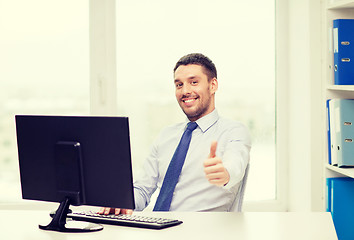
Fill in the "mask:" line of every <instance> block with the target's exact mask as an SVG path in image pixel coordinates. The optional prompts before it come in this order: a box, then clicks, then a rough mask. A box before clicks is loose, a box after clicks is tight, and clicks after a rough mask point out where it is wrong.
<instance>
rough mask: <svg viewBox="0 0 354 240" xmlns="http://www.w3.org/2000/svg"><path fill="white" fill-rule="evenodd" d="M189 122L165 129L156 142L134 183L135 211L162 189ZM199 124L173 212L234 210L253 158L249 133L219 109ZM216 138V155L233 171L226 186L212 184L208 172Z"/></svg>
mask: <svg viewBox="0 0 354 240" xmlns="http://www.w3.org/2000/svg"><path fill="white" fill-rule="evenodd" d="M187 123H188V122H184V123H179V124H176V125H174V126H171V127H167V128H165V129H164V130H162V132H161V133H160V135H159V136H158V138H157V140H156V141H155V142H154V143H153V146H152V149H151V152H150V155H149V156H148V157H147V159H146V161H145V163H144V170H143V174H142V176H141V177H140V178H139V179H138V180H137V181H135V182H134V195H135V210H137V211H139V210H143V209H144V208H145V207H146V206H147V205H148V204H149V202H150V197H151V195H152V194H153V193H154V192H155V190H156V189H157V188H158V189H161V186H162V183H163V180H164V177H165V173H166V171H167V168H168V165H169V164H170V161H171V159H172V156H173V154H174V152H175V150H176V148H177V145H178V143H179V141H180V139H181V137H182V134H183V132H184V130H185V128H186V126H187ZM196 123H197V124H198V127H197V128H196V129H195V130H194V131H193V134H192V139H191V142H190V146H189V150H188V152H187V156H186V159H185V162H184V165H183V168H182V172H181V175H180V178H179V180H178V183H177V185H176V188H175V191H174V195H173V199H172V202H171V207H170V211H230V208H231V205H232V203H233V202H234V199H235V196H236V193H237V190H238V187H239V183H240V181H241V180H242V178H243V176H244V173H245V169H246V167H247V164H248V161H249V152H250V149H251V140H250V135H249V132H248V130H247V128H246V127H245V126H244V125H243V124H241V123H239V122H236V121H231V120H227V119H224V118H220V117H219V115H218V113H217V111H216V110H214V111H213V112H212V113H210V114H208V115H206V116H204V117H202V118H200V119H198V120H197V121H196ZM213 141H217V142H218V145H217V150H216V156H217V157H220V158H221V159H222V161H223V164H224V166H225V167H226V169H227V170H228V172H229V174H230V181H229V183H228V184H227V185H226V186H224V187H219V186H216V185H212V184H210V183H209V181H208V180H207V179H206V177H205V173H204V166H203V163H204V161H205V160H206V159H207V158H208V155H209V153H210V145H211V143H212V142H213Z"/></svg>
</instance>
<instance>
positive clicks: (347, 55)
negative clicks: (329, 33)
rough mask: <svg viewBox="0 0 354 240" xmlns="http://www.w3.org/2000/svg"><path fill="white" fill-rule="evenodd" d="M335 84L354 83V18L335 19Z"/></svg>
mask: <svg viewBox="0 0 354 240" xmlns="http://www.w3.org/2000/svg"><path fill="white" fill-rule="evenodd" d="M333 53H334V84H335V85H353V84H354V19H335V20H333Z"/></svg>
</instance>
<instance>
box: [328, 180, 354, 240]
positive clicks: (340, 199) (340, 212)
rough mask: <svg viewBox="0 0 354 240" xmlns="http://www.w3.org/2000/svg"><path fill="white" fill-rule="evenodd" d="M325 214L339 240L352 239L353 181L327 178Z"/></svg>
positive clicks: (353, 211) (353, 224) (353, 231)
mask: <svg viewBox="0 0 354 240" xmlns="http://www.w3.org/2000/svg"><path fill="white" fill-rule="evenodd" d="M326 183H327V193H326V194H327V202H326V205H327V206H326V207H327V212H331V214H332V219H333V223H334V227H335V229H336V232H337V236H338V239H340V240H347V239H348V240H349V239H350V240H353V239H354V228H353V226H354V179H352V178H348V177H345V178H327V179H326Z"/></svg>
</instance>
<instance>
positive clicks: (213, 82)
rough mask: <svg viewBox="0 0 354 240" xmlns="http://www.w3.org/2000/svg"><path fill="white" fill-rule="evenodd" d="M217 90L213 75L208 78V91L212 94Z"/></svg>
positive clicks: (216, 82)
mask: <svg viewBox="0 0 354 240" xmlns="http://www.w3.org/2000/svg"><path fill="white" fill-rule="evenodd" d="M217 90H218V80H217V79H216V78H215V77H214V78H213V79H211V80H210V92H211V94H214V93H215V92H216V91H217Z"/></svg>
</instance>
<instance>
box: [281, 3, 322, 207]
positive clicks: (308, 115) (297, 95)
mask: <svg viewBox="0 0 354 240" xmlns="http://www.w3.org/2000/svg"><path fill="white" fill-rule="evenodd" d="M288 22H289V24H288V26H289V28H288V34H289V35H288V37H289V41H288V48H289V50H288V59H287V61H288V87H289V96H288V101H289V102H288V104H289V105H288V107H289V116H288V124H289V126H288V127H289V130H288V133H289V135H288V141H289V146H288V158H289V159H288V160H289V162H288V170H289V182H288V210H289V211H323V210H324V206H323V199H322V197H323V163H322V159H323V157H322V155H323V153H322V149H323V147H322V138H321V136H322V134H321V132H322V131H324V130H322V125H321V124H320V123H321V114H322V113H321V110H322V105H321V104H322V103H321V99H322V98H321V71H320V65H321V54H320V50H321V41H320V36H321V34H320V30H321V4H320V0H311V1H308V0H289V1H288Z"/></svg>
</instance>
